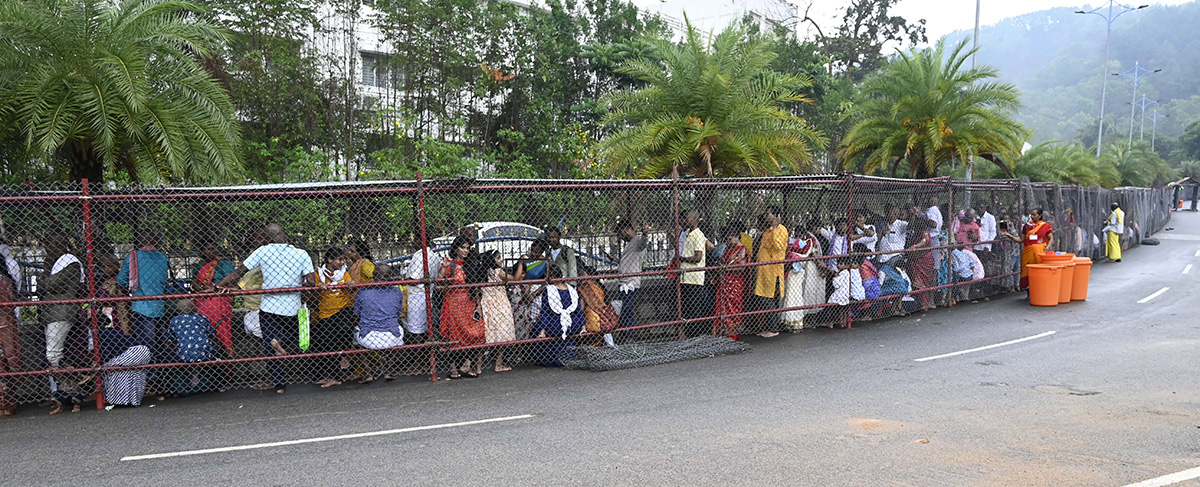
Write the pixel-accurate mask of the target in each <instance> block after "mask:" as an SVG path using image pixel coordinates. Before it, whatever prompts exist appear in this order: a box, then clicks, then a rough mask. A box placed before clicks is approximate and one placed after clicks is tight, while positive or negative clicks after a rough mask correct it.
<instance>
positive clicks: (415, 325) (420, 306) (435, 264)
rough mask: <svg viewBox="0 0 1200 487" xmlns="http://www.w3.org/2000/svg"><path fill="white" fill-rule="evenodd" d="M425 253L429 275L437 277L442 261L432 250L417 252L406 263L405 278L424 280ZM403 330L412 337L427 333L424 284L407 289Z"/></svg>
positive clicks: (427, 317) (427, 319) (427, 316)
mask: <svg viewBox="0 0 1200 487" xmlns="http://www.w3.org/2000/svg"><path fill="white" fill-rule="evenodd" d="M426 252H428V254H429V258H428V262H429V264H428V265H429V275H431V276H436V275H438V272H439V271H440V270H441V267H442V259H441V258H439V257H438V256H437V254H434V253H433V251H432V250H424V251H422V250H418V251H417V253H415V254H413V257H412V259H409V261H408V269H405V272H404V277H405V278H407V279H413V280H421V279H424V278H425V266H426V264H425V262H426V258H425V254H426ZM430 289H432V288H430ZM404 329H406V330H408V332H409V333H412V334H414V335H420V334H424V333H429V315H428V313H427V310H426V307H425V285H424V284H413V285H411V286H409V287H408V314H407V316H405V320H404Z"/></svg>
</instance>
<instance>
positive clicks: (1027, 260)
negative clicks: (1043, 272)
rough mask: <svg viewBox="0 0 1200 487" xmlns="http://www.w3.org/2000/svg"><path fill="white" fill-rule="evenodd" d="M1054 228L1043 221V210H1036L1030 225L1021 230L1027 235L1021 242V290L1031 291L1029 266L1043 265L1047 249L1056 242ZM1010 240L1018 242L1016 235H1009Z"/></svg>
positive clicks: (1030, 217)
mask: <svg viewBox="0 0 1200 487" xmlns="http://www.w3.org/2000/svg"><path fill="white" fill-rule="evenodd" d="M1053 232H1054V228H1052V227H1051V226H1050V224H1049V223H1046V222H1045V221H1043V220H1042V209H1041V208H1036V209H1034V210H1033V212H1031V213H1030V214H1029V223H1027V224H1025V227H1024V228H1022V229H1021V233H1022V234H1024V235H1025V238H1024V239H1021V241H1022V242H1023V243H1024V246H1022V247H1021V289H1029V265H1030V264H1041V263H1042V254H1044V253H1045V252H1046V247H1049V246H1050V244H1051V243H1053V242H1054V233H1053ZM1008 237H1009V238H1012V239H1014V240H1016V236H1015V235H1011V234H1009V235H1008Z"/></svg>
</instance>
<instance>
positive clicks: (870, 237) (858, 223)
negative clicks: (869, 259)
mask: <svg viewBox="0 0 1200 487" xmlns="http://www.w3.org/2000/svg"><path fill="white" fill-rule="evenodd" d="M878 241H879V236H878V235H876V234H875V225H868V224H867V215H866V214H864V213H859V214H857V215H854V243H856V244H859V243H861V244H863V245H866V246H867V250H868V251H870V252H874V251H875V242H878Z"/></svg>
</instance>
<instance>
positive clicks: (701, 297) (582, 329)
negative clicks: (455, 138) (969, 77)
mask: <svg viewBox="0 0 1200 487" xmlns="http://www.w3.org/2000/svg"><path fill="white" fill-rule="evenodd" d="M0 191H2V192H0V220H2V222H3V237H4V238H3V244H4V245H3V246H0V254H4V257H5V259H6V263H7V264H9V265H7V266H6V268H7V269H8V276H9V278H7V279H5V278H0V307H4V308H6V309H7V310H8V311H5V312H4V313H3V314H2V315H0V358H3V361H2V363H3V368H2V369H0V408H4V409H11V408H14V407H16V405H18V404H28V403H38V402H49V403H53V404H54V405H55V406H62V407H63V408H64V409H71V408H73V407H75V406H77V405H81V404H82V403H84V402H88V401H92V400H95V401H96V404H97V406H103V405H106V404H116V405H137V404H140V403H141V402H142V400H143V396H146V395H149V396H190V395H194V394H200V393H209V392H213V391H223V390H228V389H238V388H251V387H252V388H258V389H266V390H279V391H283V390H286V388H287V386H288V385H289V384H322V385H334V384H335V383H337V382H342V383H347V382H369V381H372V380H376V381H383V380H389V379H398V380H400V381H405V380H418V379H422V380H423V379H425V378H430V379H434V380H437V379H439V378H445V377H447V376H449V377H471V376H475V375H478V374H481V373H494V372H493V371H506V370H508V369H510V368H512V367H517V366H522V365H527V364H536V365H543V366H559V365H565V364H575V365H576V366H578V364H579V363H581V362H580V360H584V361H585V362H588V363H593V364H599V365H594V366H588V367H587V368H593V369H603V370H611V369H617V368H624V367H627V366H642V365H648V364H655V363H665V362H668V361H672V360H676V359H680V358H692V357H695V356H707V355H711V354H715V353H724V352H728V351H734V352H736V351H742V350H745V347H744V345H743V344H732V342H730V341H729V338H732V339H738V338H740V337H741V336H742V335H748V334H764V335H770V334H774V333H779V332H797V331H801V330H804V329H806V328H812V327H818V326H825V327H848V326H851V325H852V324H853V323H854V322H856V321H865V320H874V319H880V318H886V317H889V316H894V315H903V314H907V313H911V312H916V311H920V310H922V309H929V308H933V307H939V306H948V305H953V304H954V303H956V302H959V301H962V300H967V299H970V300H975V299H981V298H986V297H989V296H993V295H997V294H1000V293H1004V292H1007V291H1010V290H1012V289H1014V288H1015V287H1016V284H1017V280H1016V276H1017V274H1019V256H1020V252H1021V248H1020V245H1021V244H1020V243H1018V242H1016V241H1014V240H1013V239H1011V238H1006V237H1005V236H1004V235H1003V234H1002V233H1004V232H1007V233H1009V234H1018V235H1019V233H1020V232H1021V227H1022V225H1023V222H1024V218H1025V217H1026V216H1027V215H1028V213H1029V211H1030V210H1031V209H1033V208H1044V209H1045V210H1046V211H1045V215H1046V219H1047V221H1048V222H1049V223H1051V224H1052V225H1054V227H1055V234H1056V235H1059V236H1060V238H1058V239H1056V244H1055V247H1054V250H1067V251H1073V252H1075V253H1078V254H1080V255H1090V256H1092V257H1097V258H1098V257H1100V256H1102V255H1103V243H1102V239H1103V235H1099V233H1100V229H1101V228H1102V227H1103V225H1104V220H1105V219H1106V218H1107V216H1108V209H1107V208H1108V204H1109V203H1111V202H1113V201H1117V202H1119V203H1121V204H1122V206H1123V207H1124V208H1125V209H1126V226H1127V229H1128V230H1127V237H1128V238H1127V240H1128V242H1129V243H1137V242H1139V241H1141V239H1142V238H1143V237H1145V236H1146V235H1149V234H1150V233H1152V232H1154V231H1158V230H1160V229H1162V228H1163V227H1165V226H1166V225H1167V223H1168V221H1169V217H1170V210H1171V208H1172V207H1173V205H1172V204H1171V203H1172V199H1171V198H1172V197H1171V194H1170V192H1169V190H1148V189H1139V188H1123V189H1120V190H1113V191H1110V190H1103V189H1100V188H1081V187H1074V186H1057V185H1047V184H1041V183H1028V182H1023V181H975V182H971V183H965V182H956V181H952V180H949V179H935V180H923V181H913V180H900V179H887V178H873V177H863V176H850V175H817V176H804V177H786V178H755V179H721V180H715V179H713V180H708V179H686V178H684V179H680V178H672V179H662V180H638V181H566V180H546V181H510V180H439V181H399V182H386V183H317V184H309V185H275V186H237V187H223V188H139V187H118V186H114V185H104V186H102V185H91V186H88V187H83V186H80V185H77V184H71V185H68V184H60V185H54V186H45V187H28V186H27V187H19V188H6V189H3V190H0ZM6 284H7V286H6ZM305 315H307V316H308V319H307V320H304V319H303V318H302V317H303V316H305ZM305 323H306V324H305ZM698 337H725V338H721V339H720V340H715V341H714V340H710V339H709V338H704V339H701V340H692V341H690V342H683V341H682V340H688V339H695V338H698ZM653 344H658V345H653ZM697 344H699V345H697ZM597 347H600V348H597Z"/></svg>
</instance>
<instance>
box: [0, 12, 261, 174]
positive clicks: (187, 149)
mask: <svg viewBox="0 0 1200 487" xmlns="http://www.w3.org/2000/svg"><path fill="white" fill-rule="evenodd" d="M200 11H201V9H200V8H199V7H197V6H196V5H193V4H190V3H186V2H178V1H168V0H124V1H122V2H120V3H118V4H116V5H114V4H113V3H111V2H108V1H104V0H10V1H7V2H5V3H4V4H3V6H0V118H3V119H4V120H5V122H4V123H5V124H11V125H14V126H17V127H19V130H21V131H22V133H23V135H24V138H25V141H26V144H27V146H28V147H29V148H30V151H31V153H33V154H34V155H36V156H37V157H42V158H48V159H54V160H60V161H62V162H63V163H65V164H66V165H67V166H68V167H69V175H70V177H71V178H72V179H80V178H88V179H89V180H93V181H100V180H103V179H104V175H105V172H106V171H109V172H113V173H123V174H125V175H126V176H128V177H129V178H131V179H133V180H135V181H136V180H141V181H146V182H150V181H157V180H162V179H167V180H177V179H182V180H186V181H231V180H236V179H238V177H239V176H240V173H241V158H240V154H239V150H240V149H241V147H240V146H241V142H240V136H239V130H238V124H237V122H236V120H235V119H234V109H233V105H232V103H230V101H229V95H228V94H227V93H226V92H225V90H223V89H222V88H221V86H220V85H219V84H218V83H217V82H216V81H215V80H214V79H213V78H212V77H211V76H210V75H209V73H208V72H207V71H205V70H204V69H203V68H202V66H201V64H200V62H199V61H198V60H197V57H201V56H206V55H208V54H210V53H211V52H212V51H213V49H214V48H215V46H217V45H219V43H221V42H222V41H223V40H224V35H223V34H222V32H221V31H220V30H219V29H218V28H216V27H215V26H213V25H212V24H211V23H208V22H206V21H204V20H202V19H200V18H199V16H198V13H199V12H200Z"/></svg>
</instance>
